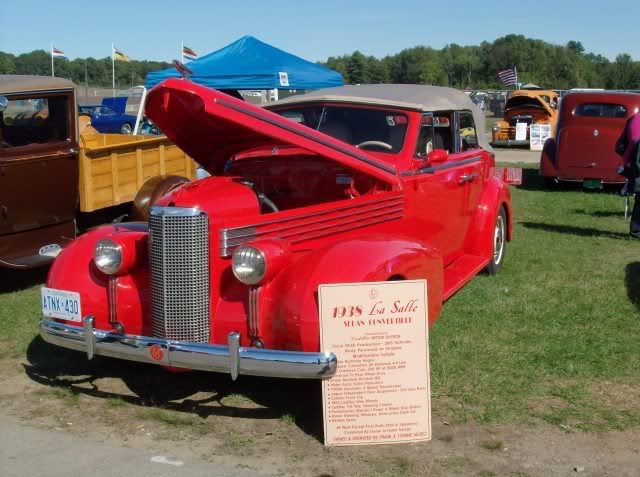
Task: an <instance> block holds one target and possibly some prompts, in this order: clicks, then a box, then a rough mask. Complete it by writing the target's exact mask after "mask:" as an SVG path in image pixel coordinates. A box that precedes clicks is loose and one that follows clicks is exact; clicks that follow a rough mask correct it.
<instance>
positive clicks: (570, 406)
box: [431, 170, 640, 429]
mask: <svg viewBox="0 0 640 477" xmlns="http://www.w3.org/2000/svg"><path fill="white" fill-rule="evenodd" d="M538 187H541V184H540V182H539V178H538V177H537V175H536V174H535V171H533V170H529V171H527V174H526V175H525V185H524V187H522V188H519V189H518V188H512V195H513V204H514V209H515V210H514V221H515V223H514V237H513V242H512V243H510V244H509V246H508V248H507V255H506V261H505V265H504V269H503V270H502V272H501V273H500V274H498V275H497V276H494V277H488V276H479V277H477V278H475V279H474V280H473V281H472V282H471V283H469V284H468V285H467V286H465V287H464V288H463V289H462V290H461V291H460V292H459V293H458V294H457V295H455V296H454V297H453V298H452V299H451V300H450V301H449V302H448V303H447V304H446V305H445V306H444V309H443V311H442V314H441V316H440V319H439V321H438V322H437V323H436V324H435V326H434V327H433V328H432V330H431V368H432V390H433V395H434V397H435V398H436V403H435V405H434V411H435V412H437V413H438V412H439V413H443V414H447V415H448V414H451V413H452V414H454V415H455V416H456V417H457V418H458V420H459V421H462V422H464V421H468V420H474V421H478V422H480V423H492V424H493V423H509V422H515V421H520V422H521V421H527V420H530V419H531V418H542V419H545V420H547V421H549V422H552V423H557V424H560V423H568V424H571V425H573V426H575V427H578V428H583V429H610V428H626V427H630V426H638V425H640V406H638V405H637V404H638V400H636V401H635V404H636V405H635V406H629V407H628V408H627V409H624V408H620V407H619V406H616V405H615V403H613V404H612V403H608V402H606V401H607V400H606V399H604V400H603V399H601V398H599V397H598V396H597V395H596V393H594V392H593V388H594V386H595V385H597V384H599V383H602V382H608V383H611V386H613V387H615V386H617V385H625V384H626V385H628V384H629V383H632V384H635V383H636V377H637V375H638V372H639V371H640V327H639V326H638V324H639V321H640V313H639V311H638V303H639V301H638V298H639V297H640V243H639V242H635V241H632V239H630V238H628V237H627V235H626V234H627V232H628V222H625V221H624V220H623V217H622V212H623V209H622V207H623V200H622V199H621V198H620V197H619V196H617V195H615V194H614V193H612V192H611V191H609V192H604V193H603V192H584V191H582V190H580V189H577V188H570V189H565V190H563V189H559V190H552V191H546V190H541V189H538ZM636 386H637V384H636ZM637 390H638V388H637V387H636V393H635V394H636V395H637ZM438 403H441V408H440V409H439V408H438Z"/></svg>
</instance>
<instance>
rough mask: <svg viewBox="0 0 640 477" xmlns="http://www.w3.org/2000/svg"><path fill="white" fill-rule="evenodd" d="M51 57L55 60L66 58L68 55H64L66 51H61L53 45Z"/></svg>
mask: <svg viewBox="0 0 640 477" xmlns="http://www.w3.org/2000/svg"><path fill="white" fill-rule="evenodd" d="M51 56H53V57H54V58H66V57H67V55H65V54H64V51H62V50H59V49H58V48H56V47H55V46H53V45H51Z"/></svg>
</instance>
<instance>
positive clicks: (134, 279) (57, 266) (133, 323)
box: [47, 222, 151, 335]
mask: <svg viewBox="0 0 640 477" xmlns="http://www.w3.org/2000/svg"><path fill="white" fill-rule="evenodd" d="M146 231H147V225H146V224H144V223H141V222H127V223H123V224H112V225H105V226H102V227H97V228H95V229H92V230H90V231H88V232H87V233H86V234H84V235H82V236H80V237H79V238H77V239H75V240H74V241H73V242H71V243H70V244H69V246H67V247H66V248H65V249H64V250H63V251H62V252H60V255H58V257H57V258H56V260H55V261H54V262H53V264H52V265H51V268H50V269H49V275H48V277H47V286H48V287H51V288H57V289H60V290H67V291H75V292H78V293H80V307H81V312H82V315H83V316H87V315H93V316H94V318H95V320H96V328H98V329H102V330H111V329H113V325H112V324H111V323H109V297H108V280H109V278H108V276H107V275H105V274H104V273H102V272H101V271H100V270H98V268H97V267H96V265H95V263H94V261H93V250H94V248H95V245H96V243H97V242H98V240H100V239H103V238H109V237H115V236H119V235H120V236H121V235H124V234H130V235H131V236H132V238H133V239H134V240H135V241H136V242H139V241H141V240H143V239H144V241H145V242H146V233H147V232H146ZM144 248H145V249H146V243H145V244H144ZM115 285H116V307H117V308H116V310H117V316H118V320H119V321H120V322H121V323H122V324H123V325H124V328H125V331H126V332H127V333H129V334H135V335H143V334H149V333H150V331H151V323H150V321H149V306H150V303H149V301H150V296H149V275H148V267H145V266H137V267H135V268H134V269H132V270H130V271H128V272H127V273H125V274H122V275H120V276H118V277H117V279H116V282H115ZM70 324H73V325H77V324H78V323H70Z"/></svg>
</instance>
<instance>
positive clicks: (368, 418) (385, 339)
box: [318, 280, 431, 446]
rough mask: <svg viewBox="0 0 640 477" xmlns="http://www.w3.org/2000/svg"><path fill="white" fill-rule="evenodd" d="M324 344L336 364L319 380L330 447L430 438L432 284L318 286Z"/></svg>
mask: <svg viewBox="0 0 640 477" xmlns="http://www.w3.org/2000/svg"><path fill="white" fill-rule="evenodd" d="M318 296H319V300H320V321H321V324H320V329H321V332H320V341H321V349H322V350H323V351H333V352H334V353H335V354H336V357H337V359H338V368H337V372H336V375H335V376H334V377H333V378H331V379H329V380H327V381H323V382H322V402H323V416H324V439H325V445H330V446H333V445H362V444H390V443H400V442H415V441H425V440H430V439H431V388H430V381H429V338H428V325H427V323H428V320H427V310H428V307H427V282H426V281H425V280H407V281H391V282H371V283H346V284H336V285H321V286H320V287H319V293H318Z"/></svg>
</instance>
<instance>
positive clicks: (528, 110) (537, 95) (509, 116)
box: [491, 89, 558, 147]
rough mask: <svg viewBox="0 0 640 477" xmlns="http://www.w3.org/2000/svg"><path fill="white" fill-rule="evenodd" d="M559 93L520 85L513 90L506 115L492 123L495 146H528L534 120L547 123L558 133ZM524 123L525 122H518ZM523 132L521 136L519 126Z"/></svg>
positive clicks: (553, 131)
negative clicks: (519, 87) (556, 127)
mask: <svg viewBox="0 0 640 477" xmlns="http://www.w3.org/2000/svg"><path fill="white" fill-rule="evenodd" d="M557 107H558V93H556V92H555V91H546V90H536V89H531V90H528V89H519V90H516V91H513V92H512V93H511V95H510V96H509V98H508V99H507V102H506V103H505V105H504V112H503V118H502V119H500V120H498V121H496V122H495V123H494V124H493V127H492V132H491V134H492V141H491V145H492V146H506V147H510V146H529V143H530V139H531V136H530V131H531V125H532V124H544V125H548V126H549V127H550V128H551V136H552V137H553V134H554V133H555V126H556V121H557V119H558V111H557ZM519 124H522V126H518V125H519ZM519 128H520V129H521V131H522V132H521V133H520V134H521V136H518V129H519Z"/></svg>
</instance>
